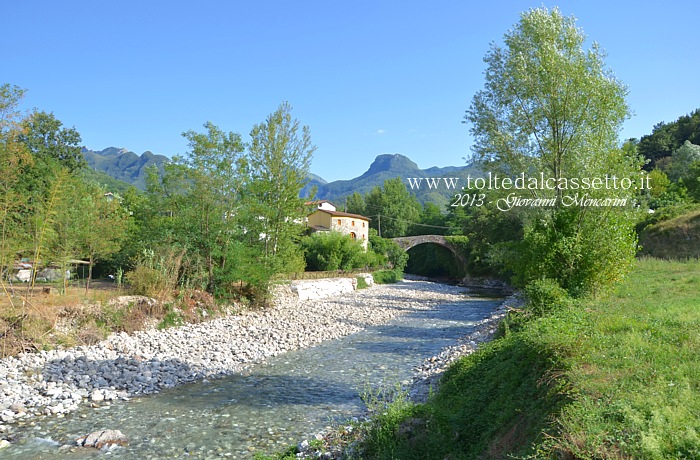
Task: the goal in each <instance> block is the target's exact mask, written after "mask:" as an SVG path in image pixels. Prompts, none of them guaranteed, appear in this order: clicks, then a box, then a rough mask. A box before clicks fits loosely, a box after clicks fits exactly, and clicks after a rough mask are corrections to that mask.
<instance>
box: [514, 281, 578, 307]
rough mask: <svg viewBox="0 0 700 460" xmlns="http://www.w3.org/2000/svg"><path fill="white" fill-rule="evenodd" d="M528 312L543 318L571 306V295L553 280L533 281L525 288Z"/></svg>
mask: <svg viewBox="0 0 700 460" xmlns="http://www.w3.org/2000/svg"><path fill="white" fill-rule="evenodd" d="M525 296H526V297H527V307H528V310H529V311H530V312H532V313H534V314H535V315H537V316H541V315H543V314H545V313H548V312H550V311H552V310H555V309H557V308H561V307H563V306H566V305H568V304H569V301H570V298H569V294H568V293H567V292H566V290H565V289H563V288H562V287H561V286H559V283H557V282H556V281H555V280H553V279H548V278H543V279H539V280H534V281H531V282H530V283H529V284H528V285H527V286H525Z"/></svg>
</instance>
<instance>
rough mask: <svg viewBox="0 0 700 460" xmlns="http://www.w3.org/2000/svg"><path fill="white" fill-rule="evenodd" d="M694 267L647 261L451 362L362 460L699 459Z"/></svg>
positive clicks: (388, 423) (699, 351)
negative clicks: (590, 295)
mask: <svg viewBox="0 0 700 460" xmlns="http://www.w3.org/2000/svg"><path fill="white" fill-rule="evenodd" d="M698 305H700V262H699V261H697V260H691V261H687V262H669V261H661V260H656V259H644V260H639V261H638V262H637V267H636V269H635V270H634V272H633V273H631V274H630V276H629V277H628V279H627V280H626V281H625V282H623V283H622V284H621V285H619V286H618V288H617V289H616V291H615V292H614V293H613V294H611V295H609V296H607V297H605V298H600V299H596V300H587V301H578V302H575V303H566V302H565V303H564V304H563V305H560V306H558V307H557V308H555V309H554V311H552V312H551V313H549V314H547V315H545V316H542V317H539V318H536V319H530V320H523V318H522V317H520V318H518V317H515V316H514V317H512V318H511V319H510V322H509V324H508V325H507V326H506V327H504V331H505V332H504V336H503V337H502V338H501V339H499V340H496V341H494V342H492V343H490V344H489V345H487V346H485V347H484V348H483V349H482V350H481V351H480V352H478V353H476V354H474V355H472V356H469V357H466V358H463V359H462V360H460V361H458V362H457V363H456V364H455V365H454V366H452V368H450V370H449V371H448V372H447V373H446V374H445V377H444V379H443V381H442V385H441V387H440V389H439V391H438V392H437V394H435V395H434V397H433V398H432V399H431V400H430V401H429V403H428V404H425V405H411V404H406V403H405V402H401V403H398V404H396V405H395V406H393V407H390V409H389V410H387V411H386V412H385V414H384V415H383V416H381V417H379V418H377V419H376V422H375V423H374V425H373V426H372V427H370V429H369V430H368V433H367V435H366V438H365V451H364V453H363V454H362V457H363V458H367V459H369V458H387V459H388V458H392V459H412V458H416V459H418V458H420V459H433V458H434V459H445V458H450V459H460V458H465V459H469V458H505V457H507V456H509V455H514V456H517V457H526V456H527V457H530V456H531V457H535V458H557V457H558V458H652V459H656V458H658V459H662V458H668V459H671V458H674V459H677V458H700V437H699V433H700V393H699V391H698V390H700V333H699V332H698V331H700V309H699V308H698Z"/></svg>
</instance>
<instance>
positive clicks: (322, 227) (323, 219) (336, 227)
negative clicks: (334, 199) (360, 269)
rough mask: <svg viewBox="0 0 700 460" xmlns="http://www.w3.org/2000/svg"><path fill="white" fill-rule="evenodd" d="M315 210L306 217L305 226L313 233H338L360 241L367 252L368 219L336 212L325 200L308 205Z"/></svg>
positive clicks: (332, 205) (331, 204)
mask: <svg viewBox="0 0 700 460" xmlns="http://www.w3.org/2000/svg"><path fill="white" fill-rule="evenodd" d="M308 204H310V205H313V206H314V207H315V208H316V210H315V211H314V212H312V213H311V214H309V215H308V217H307V225H308V226H309V228H310V229H311V230H312V231H315V232H340V233H343V234H345V235H350V238H353V239H357V240H360V242H361V243H362V247H363V248H365V251H366V250H367V241H368V238H369V218H368V217H365V216H361V215H359V214H351V213H349V212H342V211H337V210H336V207H335V205H334V204H333V203H331V202H330V201H327V200H322V201H315V202H313V203H308Z"/></svg>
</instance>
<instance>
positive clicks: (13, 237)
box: [0, 84, 32, 286]
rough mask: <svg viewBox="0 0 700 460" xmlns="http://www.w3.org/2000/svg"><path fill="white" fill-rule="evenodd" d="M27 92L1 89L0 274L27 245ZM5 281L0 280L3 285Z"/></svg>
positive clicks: (13, 87)
mask: <svg viewBox="0 0 700 460" xmlns="http://www.w3.org/2000/svg"><path fill="white" fill-rule="evenodd" d="M23 96H24V90H22V89H21V88H19V87H17V86H11V85H9V84H4V85H2V86H0V272H1V273H6V270H7V269H8V268H9V267H10V266H11V265H12V264H13V263H14V261H15V258H16V257H17V253H19V252H20V251H21V250H22V248H23V247H25V245H26V244H27V243H28V241H27V237H26V226H25V224H26V221H25V219H23V218H22V215H21V214H22V211H23V209H25V208H26V206H27V195H26V194H24V193H22V192H21V190H20V187H19V185H20V184H21V181H22V178H21V172H22V170H23V169H24V168H25V167H26V166H28V165H30V164H31V162H32V159H31V156H30V155H29V153H28V152H27V148H26V146H25V145H24V144H23V143H22V142H20V140H19V135H20V133H21V124H20V121H21V117H20V113H19V111H18V110H17V107H18V105H19V103H20V101H21V100H22V97H23ZM3 278H4V277H0V283H3V286H4V281H2V279H3Z"/></svg>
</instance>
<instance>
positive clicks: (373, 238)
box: [369, 229, 408, 272]
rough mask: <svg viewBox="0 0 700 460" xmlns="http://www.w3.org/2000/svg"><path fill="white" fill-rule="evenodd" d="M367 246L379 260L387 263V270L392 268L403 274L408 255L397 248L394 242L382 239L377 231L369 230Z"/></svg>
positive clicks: (399, 247)
mask: <svg viewBox="0 0 700 460" xmlns="http://www.w3.org/2000/svg"><path fill="white" fill-rule="evenodd" d="M369 245H370V248H371V249H372V252H374V253H375V254H377V257H378V258H379V259H380V260H382V259H383V260H385V263H388V265H389V268H393V269H396V270H399V271H401V272H403V269H404V268H406V264H407V263H408V253H407V252H406V251H404V250H403V249H402V248H401V246H399V245H398V244H397V243H396V241H394V240H391V239H388V238H382V237H381V236H379V235H378V234H377V231H376V230H374V229H370V231H369Z"/></svg>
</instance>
